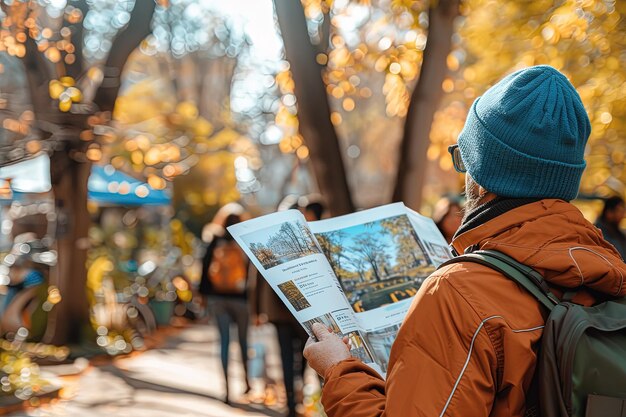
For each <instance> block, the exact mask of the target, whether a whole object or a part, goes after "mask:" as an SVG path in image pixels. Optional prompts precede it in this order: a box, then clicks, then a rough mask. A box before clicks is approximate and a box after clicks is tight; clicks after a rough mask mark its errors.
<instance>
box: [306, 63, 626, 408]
mask: <svg viewBox="0 0 626 417" xmlns="http://www.w3.org/2000/svg"><path fill="white" fill-rule="evenodd" d="M590 129H591V128H590V123H589V119H588V117H587V114H586V113H585V109H584V107H583V104H582V102H581V100H580V97H579V96H578V94H577V93H576V90H575V89H574V88H573V87H572V85H571V84H570V83H569V81H568V80H567V79H566V78H565V77H564V76H563V75H562V74H561V73H559V72H558V71H556V70H555V69H553V68H551V67H548V66H537V67H532V68H528V69H524V70H521V71H518V72H516V73H513V74H511V75H509V76H507V77H505V78H504V79H503V80H501V81H500V82H499V83H497V84H496V85H494V86H493V87H492V88H490V89H489V90H488V91H487V92H486V93H485V94H484V95H483V96H482V97H480V98H479V99H477V100H476V101H475V102H474V104H473V105H472V107H471V109H470V112H469V115H468V117H467V121H466V123H465V127H464V129H463V131H462V132H461V134H460V136H459V138H458V146H456V145H454V146H452V147H451V153H452V154H453V156H454V158H453V159H454V162H455V167H456V168H457V170H459V171H461V172H465V171H466V172H467V176H466V184H465V187H466V194H467V204H466V215H465V217H464V219H463V223H462V225H461V228H460V229H459V230H458V232H457V233H456V235H455V237H454V239H453V241H452V246H453V248H454V250H455V251H456V252H457V253H463V252H464V251H465V250H466V249H469V250H473V249H494V250H498V251H500V252H503V253H505V254H507V255H509V256H511V257H513V258H515V259H516V260H518V261H519V262H522V263H524V264H526V265H529V266H532V267H533V268H535V269H536V270H538V271H539V272H540V273H541V274H542V275H543V276H544V277H545V280H546V281H547V282H548V283H549V285H550V286H551V287H552V289H553V291H554V292H555V294H556V295H557V296H561V295H562V291H563V289H564V288H566V289H578V290H579V291H578V292H577V294H576V296H575V297H574V299H573V301H575V302H577V303H581V304H585V305H590V304H593V303H595V302H597V301H598V299H601V298H605V297H614V296H624V295H625V294H626V285H623V277H624V276H626V265H624V263H623V262H622V260H621V258H620V256H619V253H618V252H617V251H616V250H615V248H613V246H611V245H610V244H608V243H607V242H606V241H604V240H603V239H602V235H601V233H600V232H599V231H598V230H597V229H596V228H595V227H593V225H591V224H590V223H589V222H588V221H587V220H585V219H584V217H583V216H582V214H581V213H580V211H579V210H577V209H576V208H575V207H574V206H573V205H571V204H569V203H568V201H569V200H572V199H573V198H575V197H576V194H577V192H578V186H579V183H580V177H581V175H582V173H583V170H584V168H585V166H586V164H585V161H584V157H583V153H584V148H585V144H586V142H587V138H588V137H589V133H590ZM545 316H546V313H545V312H544V311H543V310H542V307H541V306H540V304H539V303H538V302H537V301H536V299H535V298H534V297H533V296H532V295H530V294H528V293H526V291H525V290H524V289H522V288H521V287H519V286H518V285H517V284H516V283H515V282H514V281H512V280H509V279H507V278H505V277H504V276H502V275H501V274H499V273H498V272H496V271H494V270H492V269H490V268H488V267H486V266H483V265H479V264H470V263H456V264H452V265H449V266H447V267H444V268H442V269H440V270H438V271H436V272H435V273H434V274H432V275H431V276H430V277H429V278H428V280H427V281H426V282H425V283H424V284H423V285H422V287H421V288H420V290H419V292H418V294H417V295H416V297H415V299H414V301H413V304H412V306H411V309H410V310H409V312H408V314H407V317H406V318H405V321H404V323H403V325H402V327H401V329H400V331H399V333H398V336H397V339H396V341H395V343H394V345H393V348H392V351H391V357H390V363H389V368H388V373H387V379H386V381H384V380H383V379H381V377H380V376H378V375H377V374H376V373H375V372H374V371H372V370H371V369H370V368H369V367H367V366H365V365H364V364H363V363H361V362H359V361H358V360H356V359H353V358H350V356H349V354H348V352H347V347H346V346H345V344H344V343H343V342H342V341H341V340H339V339H338V338H337V337H336V336H334V335H332V334H330V333H329V332H328V331H327V330H325V329H324V328H323V327H321V326H316V327H315V328H314V331H315V333H316V336H317V338H318V340H319V342H313V341H311V340H310V341H309V342H307V347H306V349H305V356H306V357H307V358H308V360H309V363H310V365H311V366H312V367H313V368H314V369H315V370H316V371H317V372H319V373H320V374H321V375H323V376H324V378H325V380H326V383H325V385H324V388H323V392H322V402H323V404H324V408H325V411H326V413H327V414H328V416H329V417H336V416H341V417H354V416H363V417H365V416H467V417H482V416H493V417H504V416H507V417H510V416H514V417H517V416H523V415H524V413H525V409H526V402H527V399H528V396H527V392H528V391H529V387H530V385H531V381H532V380H533V375H534V369H535V363H536V358H537V347H538V346H539V341H540V339H541V335H542V331H543V325H544V320H545Z"/></svg>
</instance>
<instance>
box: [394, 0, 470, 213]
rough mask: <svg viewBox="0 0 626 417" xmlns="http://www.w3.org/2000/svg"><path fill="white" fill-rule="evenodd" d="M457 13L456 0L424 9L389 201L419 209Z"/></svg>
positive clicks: (442, 1)
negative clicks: (423, 32) (422, 38)
mask: <svg viewBox="0 0 626 417" xmlns="http://www.w3.org/2000/svg"><path fill="white" fill-rule="evenodd" d="M458 15H459V0H439V1H438V2H437V4H436V5H435V6H434V7H431V8H430V10H429V11H428V41H427V43H426V48H425V49H424V56H423V60H422V67H421V69H420V76H419V80H418V82H417V85H416V86H415V90H413V94H412V95H411V102H410V104H409V109H408V113H407V116H406V121H405V123H404V135H403V137H402V144H401V145H400V152H399V155H400V157H399V158H400V159H399V163H398V173H397V176H396V185H395V189H394V193H393V201H403V202H404V204H406V205H407V206H408V207H411V208H413V209H416V210H419V209H420V206H421V203H422V188H423V187H424V174H425V171H426V162H427V161H426V152H427V151H428V145H429V144H430V129H431V125H432V122H433V117H434V115H435V112H436V111H437V108H438V106H439V102H440V100H441V97H442V96H443V92H442V89H441V84H442V83H443V80H444V77H445V74H446V70H447V67H446V59H447V57H448V54H449V53H450V49H451V47H452V35H453V33H454V19H455V18H456V17H457V16H458Z"/></svg>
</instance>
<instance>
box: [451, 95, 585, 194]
mask: <svg viewBox="0 0 626 417" xmlns="http://www.w3.org/2000/svg"><path fill="white" fill-rule="evenodd" d="M479 99H480V98H479ZM479 99H477V100H476V101H475V102H474V104H473V105H472V107H471V109H470V111H469V113H468V115H467V120H466V122H465V127H464V128H463V131H462V132H461V134H460V135H459V139H458V144H459V150H460V151H461V158H462V159H463V162H464V164H465V166H466V168H467V170H468V173H469V174H470V175H471V176H472V178H473V179H474V180H475V181H476V182H477V183H478V184H480V185H481V186H482V187H483V188H485V189H486V190H487V191H490V192H492V193H494V194H496V195H499V196H503V197H515V198H521V197H535V198H560V199H563V200H566V201H569V200H573V199H574V198H576V195H577V194H578V188H579V185H580V178H581V176H582V173H583V171H584V170H585V167H586V163H585V161H584V159H583V160H581V163H579V164H568V163H564V162H561V161H554V160H548V159H542V158H538V157H535V156H531V155H527V154H525V153H522V152H519V151H518V150H516V149H514V148H512V147H510V146H508V145H507V144H505V143H503V142H502V141H501V140H500V139H498V138H497V137H496V136H494V135H493V134H492V133H491V132H489V130H488V129H487V127H486V126H484V125H483V123H482V122H481V120H480V119H479V116H478V115H477V114H476V104H477V103H478V100H479Z"/></svg>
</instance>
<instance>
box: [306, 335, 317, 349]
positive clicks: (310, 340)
mask: <svg viewBox="0 0 626 417" xmlns="http://www.w3.org/2000/svg"><path fill="white" fill-rule="evenodd" d="M313 343H315V340H313V338H312V337H309V338H308V339H307V341H306V343H305V344H304V348H305V349H306V348H308V347H309V346H311V345H312V344H313Z"/></svg>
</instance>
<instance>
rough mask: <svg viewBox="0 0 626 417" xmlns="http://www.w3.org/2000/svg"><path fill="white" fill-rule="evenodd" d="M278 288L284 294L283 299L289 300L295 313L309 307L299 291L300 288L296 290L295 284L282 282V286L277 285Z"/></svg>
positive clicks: (307, 301)
mask: <svg viewBox="0 0 626 417" xmlns="http://www.w3.org/2000/svg"><path fill="white" fill-rule="evenodd" d="M278 288H279V289H280V290H281V291H282V293H283V294H285V297H287V300H289V302H290V303H291V305H292V306H293V308H295V309H296V311H300V310H304V309H305V308H309V307H311V304H309V300H307V299H306V297H305V296H304V294H302V291H300V288H298V286H297V285H296V283H295V282H293V281H287V282H283V283H282V284H278Z"/></svg>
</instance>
